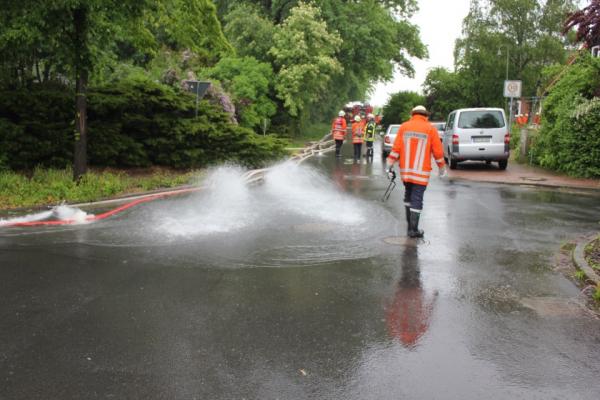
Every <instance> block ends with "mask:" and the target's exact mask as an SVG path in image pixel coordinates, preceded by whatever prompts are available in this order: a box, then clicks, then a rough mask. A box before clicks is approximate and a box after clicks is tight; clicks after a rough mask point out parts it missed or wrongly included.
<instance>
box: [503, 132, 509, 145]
mask: <svg viewBox="0 0 600 400" xmlns="http://www.w3.org/2000/svg"><path fill="white" fill-rule="evenodd" d="M504 144H510V134H509V133H506V135H504Z"/></svg>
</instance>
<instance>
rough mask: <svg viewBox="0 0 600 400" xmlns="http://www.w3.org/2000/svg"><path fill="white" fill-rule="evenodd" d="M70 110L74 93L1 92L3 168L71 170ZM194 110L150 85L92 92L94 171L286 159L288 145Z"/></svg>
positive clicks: (216, 112)
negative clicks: (108, 167)
mask: <svg viewBox="0 0 600 400" xmlns="http://www.w3.org/2000/svg"><path fill="white" fill-rule="evenodd" d="M72 103H73V93H72V92H70V91H68V90H64V88H63V89H57V88H39V87H38V88H34V89H32V90H29V91H13V92H10V93H7V92H5V93H0V162H1V160H6V161H5V164H7V165H8V166H9V167H10V168H13V169H32V168H34V167H35V166H38V165H39V166H44V167H56V168H64V167H65V166H67V165H70V163H71V161H72V158H73V157H72V151H73V150H72V148H73V141H72V137H73V135H72V132H73V114H74V113H73V110H72ZM194 110H195V98H194V96H192V95H190V94H187V93H182V92H179V91H177V90H176V89H173V88H171V87H168V86H165V85H161V84H159V83H156V82H152V81H148V80H128V81H123V82H119V83H115V84H112V85H110V86H103V87H95V88H92V89H90V91H89V94H88V133H89V138H88V156H89V162H90V164H91V165H97V166H124V167H147V166H150V165H164V166H171V167H176V168H196V167H203V166H206V165H209V164H214V163H217V162H223V161H232V162H236V163H239V164H242V165H245V166H259V165H261V164H263V163H264V162H265V161H268V160H272V159H276V158H279V157H281V156H282V155H283V154H284V145H285V142H284V141H282V140H280V139H276V138H274V137H271V136H265V137H263V136H258V135H256V134H254V133H253V132H252V131H251V130H249V129H246V128H243V127H240V126H237V125H234V124H231V123H230V122H229V118H228V115H227V114H225V113H224V112H222V111H221V110H220V109H219V107H218V106H216V105H213V104H211V103H209V102H206V101H202V102H200V104H199V110H198V117H197V118H195V117H194ZM0 164H1V163H0Z"/></svg>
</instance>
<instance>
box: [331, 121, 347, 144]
mask: <svg viewBox="0 0 600 400" xmlns="http://www.w3.org/2000/svg"><path fill="white" fill-rule="evenodd" d="M331 134H332V135H333V138H334V139H335V140H344V138H345V137H346V118H344V117H337V118H336V119H334V120H333V123H332V124H331Z"/></svg>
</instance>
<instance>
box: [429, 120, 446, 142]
mask: <svg viewBox="0 0 600 400" xmlns="http://www.w3.org/2000/svg"><path fill="white" fill-rule="evenodd" d="M431 125H433V126H434V127H435V129H437V131H438V135H439V136H440V140H443V138H444V131H445V130H446V123H445V122H432V123H431Z"/></svg>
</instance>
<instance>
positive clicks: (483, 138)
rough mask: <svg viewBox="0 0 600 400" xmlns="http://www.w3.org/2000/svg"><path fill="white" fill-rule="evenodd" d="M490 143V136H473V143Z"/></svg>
mask: <svg viewBox="0 0 600 400" xmlns="http://www.w3.org/2000/svg"><path fill="white" fill-rule="evenodd" d="M491 141H492V137H491V136H473V143H489V142H491Z"/></svg>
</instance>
